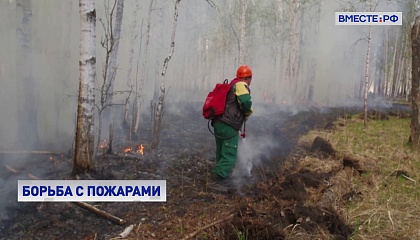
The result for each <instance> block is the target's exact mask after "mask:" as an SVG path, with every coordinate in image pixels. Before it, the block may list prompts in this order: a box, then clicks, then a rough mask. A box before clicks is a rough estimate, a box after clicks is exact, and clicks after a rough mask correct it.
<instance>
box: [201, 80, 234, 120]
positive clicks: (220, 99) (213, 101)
mask: <svg viewBox="0 0 420 240" xmlns="http://www.w3.org/2000/svg"><path fill="white" fill-rule="evenodd" d="M231 86H232V82H231V83H228V80H227V79H225V80H224V81H223V83H217V84H216V87H214V89H213V91H211V92H209V94H208V95H207V98H206V101H205V102H204V105H203V117H204V118H205V119H213V118H215V117H218V116H221V115H223V113H224V112H225V105H226V97H227V94H228V92H229V90H230V87H231Z"/></svg>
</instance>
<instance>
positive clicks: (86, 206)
mask: <svg viewBox="0 0 420 240" xmlns="http://www.w3.org/2000/svg"><path fill="white" fill-rule="evenodd" d="M73 203H74V204H76V205H77V206H79V207H81V208H84V209H86V210H89V211H91V212H94V213H96V214H97V215H99V216H101V217H103V218H105V219H107V220H109V221H111V222H113V223H116V224H119V225H124V224H125V220H124V219H121V218H119V217H116V216H114V215H111V214H110V213H107V212H105V211H103V210H100V209H98V208H96V207H94V206H92V205H90V204H87V203H84V202H73Z"/></svg>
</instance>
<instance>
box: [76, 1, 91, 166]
mask: <svg viewBox="0 0 420 240" xmlns="http://www.w3.org/2000/svg"><path fill="white" fill-rule="evenodd" d="M79 11H80V60H79V66H80V80H79V99H78V106H77V126H76V139H75V144H76V145H75V155H74V161H73V163H74V164H73V173H75V174H77V173H83V172H89V171H91V170H94V168H95V163H94V154H93V152H94V107H95V91H94V88H95V79H96V54H95V48H96V9H95V0H79Z"/></svg>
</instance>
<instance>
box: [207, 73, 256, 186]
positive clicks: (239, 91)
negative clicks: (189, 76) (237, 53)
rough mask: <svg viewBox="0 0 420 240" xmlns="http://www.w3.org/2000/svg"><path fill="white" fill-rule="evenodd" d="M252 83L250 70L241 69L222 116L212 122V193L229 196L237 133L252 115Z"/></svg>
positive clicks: (233, 81) (236, 152)
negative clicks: (214, 145) (214, 152)
mask: <svg viewBox="0 0 420 240" xmlns="http://www.w3.org/2000/svg"><path fill="white" fill-rule="evenodd" d="M251 80H252V70H251V68H250V67H249V66H247V65H241V66H240V67H239V68H238V70H237V72H236V78H235V79H233V80H231V85H232V87H231V88H230V90H229V92H228V94H227V97H226V106H225V111H224V113H223V115H222V116H220V117H216V118H214V119H213V120H212V126H213V128H214V135H215V139H216V164H215V166H214V168H213V169H212V172H211V175H210V184H209V188H210V189H212V190H214V191H219V192H228V191H229V190H230V189H232V188H233V186H232V181H231V180H230V174H231V173H232V170H233V168H234V167H235V163H236V158H237V154H238V142H239V134H238V132H239V131H240V129H241V127H242V125H243V123H244V121H246V120H247V119H248V117H249V116H250V115H251V114H252V112H253V110H252V101H251V90H250V88H249V87H250V85H251Z"/></svg>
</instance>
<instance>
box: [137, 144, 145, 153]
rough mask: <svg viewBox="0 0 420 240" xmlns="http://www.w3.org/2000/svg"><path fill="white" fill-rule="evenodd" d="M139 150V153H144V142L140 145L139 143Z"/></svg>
mask: <svg viewBox="0 0 420 240" xmlns="http://www.w3.org/2000/svg"><path fill="white" fill-rule="evenodd" d="M137 152H138V153H140V154H142V155H143V154H144V147H143V144H140V145H139V149H138V150H137Z"/></svg>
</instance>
